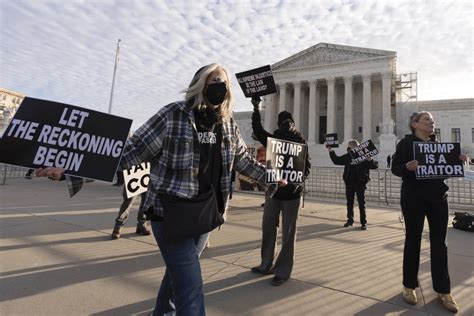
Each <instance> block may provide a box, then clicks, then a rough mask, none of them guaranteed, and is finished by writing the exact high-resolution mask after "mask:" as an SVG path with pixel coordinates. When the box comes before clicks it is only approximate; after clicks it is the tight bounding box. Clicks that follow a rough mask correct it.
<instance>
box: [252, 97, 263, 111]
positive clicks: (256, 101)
mask: <svg viewBox="0 0 474 316" xmlns="http://www.w3.org/2000/svg"><path fill="white" fill-rule="evenodd" d="M260 102H262V99H261V98H260V97H252V104H253V110H254V111H260V107H259V105H260Z"/></svg>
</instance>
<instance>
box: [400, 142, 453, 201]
mask: <svg viewBox="0 0 474 316" xmlns="http://www.w3.org/2000/svg"><path fill="white" fill-rule="evenodd" d="M422 141H423V140H422V139H420V138H418V137H416V136H415V135H413V134H412V135H408V136H406V137H405V138H403V139H402V140H400V142H399V143H398V145H397V150H396V151H395V153H394V154H393V157H392V173H393V174H394V175H396V176H398V177H401V178H402V192H401V193H402V194H415V195H424V196H428V195H429V196H432V197H433V198H436V199H440V198H441V199H442V198H445V196H446V191H448V190H449V187H448V186H447V185H446V183H444V179H423V180H417V179H416V174H415V171H410V170H408V169H407V168H406V167H405V165H406V163H407V162H409V161H412V160H413V159H415V158H414V157H415V156H414V154H413V142H422Z"/></svg>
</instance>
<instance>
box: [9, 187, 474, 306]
mask: <svg viewBox="0 0 474 316" xmlns="http://www.w3.org/2000/svg"><path fill="white" fill-rule="evenodd" d="M120 193H121V188H118V187H114V186H111V185H108V184H101V183H90V184H88V185H87V186H86V187H85V188H84V189H83V191H81V192H80V193H79V194H78V195H77V196H76V197H74V198H73V199H70V198H68V193H67V188H66V186H65V183H57V182H52V181H48V180H46V179H33V180H25V179H13V180H10V179H9V180H8V181H7V184H6V185H4V186H0V218H1V221H0V227H1V230H0V238H1V244H0V249H1V256H0V267H1V276H0V299H1V302H0V314H1V315H132V314H138V315H146V314H147V313H148V312H150V311H151V310H152V308H153V305H154V298H155V295H156V291H157V289H158V287H159V284H160V281H161V278H162V276H163V272H164V264H163V261H162V259H161V256H160V255H159V252H158V251H157V247H156V244H155V241H154V239H153V237H151V236H147V237H140V236H137V235H135V234H134V225H135V224H136V221H135V216H136V208H137V206H138V205H135V206H134V210H133V212H132V218H130V219H129V221H128V223H127V229H126V232H125V234H124V236H123V238H121V239H120V240H116V241H112V240H110V233H111V230H112V226H113V223H114V218H115V216H116V213H117V210H118V206H119V205H120V203H121V195H120ZM262 202H263V197H262V196H258V195H249V194H236V195H235V198H234V199H233V200H232V207H231V208H230V210H229V217H228V222H227V223H226V224H225V225H224V226H223V227H222V229H221V230H220V231H217V232H214V233H212V236H211V247H210V248H208V249H207V250H206V251H205V252H204V254H203V257H202V260H201V265H202V270H203V278H204V282H205V287H204V290H205V300H206V311H207V314H208V315H234V314H243V315H325V314H331V315H449V313H447V312H445V311H444V310H443V308H442V306H441V305H440V304H439V303H438V301H437V300H436V294H435V293H434V292H433V290H432V287H431V275H430V266H429V243H428V242H427V240H428V233H427V232H425V236H424V238H423V245H422V247H423V248H422V254H421V256H422V258H421V266H420V274H419V278H420V283H421V290H422V292H420V291H418V294H419V296H420V297H421V299H420V302H419V303H418V305H416V306H410V305H408V304H406V303H404V302H403V300H402V298H401V297H400V291H401V264H402V251H403V240H404V230H403V224H402V223H400V222H399V220H398V211H397V210H393V209H382V208H377V209H375V208H373V207H371V208H370V209H369V210H368V220H369V229H368V230H367V231H361V230H360V229H359V228H360V225H355V226H354V227H353V228H349V229H347V228H342V224H343V223H344V220H345V207H344V205H341V204H331V203H318V202H316V201H312V202H308V201H306V205H305V208H304V209H303V210H302V212H301V215H300V217H299V222H298V226H299V228H298V237H297V245H296V258H295V266H294V271H293V275H292V278H291V279H290V280H289V281H288V282H287V283H285V284H284V285H283V286H281V287H274V286H272V285H271V284H270V279H271V276H265V277H258V276H256V275H254V274H252V273H250V271H249V269H250V267H252V266H254V265H257V264H258V263H259V255H260V250H259V246H260V237H261V230H260V222H261V217H262V208H261V207H260V204H261V203H262ZM425 226H427V225H425ZM472 238H473V235H472V233H467V232H463V231H458V230H455V229H453V228H452V227H450V228H449V229H448V242H449V261H450V273H451V279H452V292H453V295H454V297H455V298H456V299H457V301H458V303H459V304H460V306H461V313H459V314H461V315H474V276H473V270H474V247H473V243H472Z"/></svg>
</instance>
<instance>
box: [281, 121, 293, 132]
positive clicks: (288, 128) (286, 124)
mask: <svg viewBox="0 0 474 316" xmlns="http://www.w3.org/2000/svg"><path fill="white" fill-rule="evenodd" d="M294 129H295V123H293V121H291V120H286V121H283V122H282V123H281V124H280V130H281V131H282V132H292V131H294Z"/></svg>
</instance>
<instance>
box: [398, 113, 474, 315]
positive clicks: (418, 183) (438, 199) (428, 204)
mask: <svg viewBox="0 0 474 316" xmlns="http://www.w3.org/2000/svg"><path fill="white" fill-rule="evenodd" d="M409 127H410V129H411V131H412V134H411V135H407V136H406V137H405V138H403V139H402V140H400V142H399V143H398V144H397V150H396V152H395V154H394V155H393V157H392V173H393V174H394V175H396V176H398V177H401V178H402V188H401V196H400V205H401V208H402V212H403V216H404V219H405V247H404V250H403V291H402V296H403V298H404V300H405V301H406V302H407V303H409V304H413V305H415V304H417V302H418V299H417V296H416V291H415V289H416V288H417V287H418V286H419V284H418V269H419V265H420V246H421V237H422V233H423V224H424V221H425V217H426V218H427V219H428V225H429V229H430V248H431V251H430V253H431V277H432V281H433V289H434V290H435V291H436V292H437V293H438V298H439V299H440V301H441V303H442V304H443V306H444V307H445V308H446V309H447V310H449V311H451V312H454V313H456V312H458V310H459V307H458V305H457V303H456V302H455V301H454V299H453V297H452V296H451V284H450V279H449V272H448V248H447V246H446V233H447V226H448V218H449V209H448V199H447V191H448V189H449V188H448V186H447V185H446V183H445V179H439V178H438V179H420V180H417V179H416V174H415V171H416V168H417V166H418V163H419V162H418V161H417V160H414V152H413V151H414V149H413V143H414V142H431V141H432V139H431V137H430V136H431V135H433V133H434V128H435V122H434V120H433V116H432V115H431V113H430V112H426V111H422V112H417V113H413V114H412V115H411V117H410V119H409ZM467 158H468V157H467V156H466V155H464V154H461V155H460V156H459V159H460V160H461V161H466V160H467Z"/></svg>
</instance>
